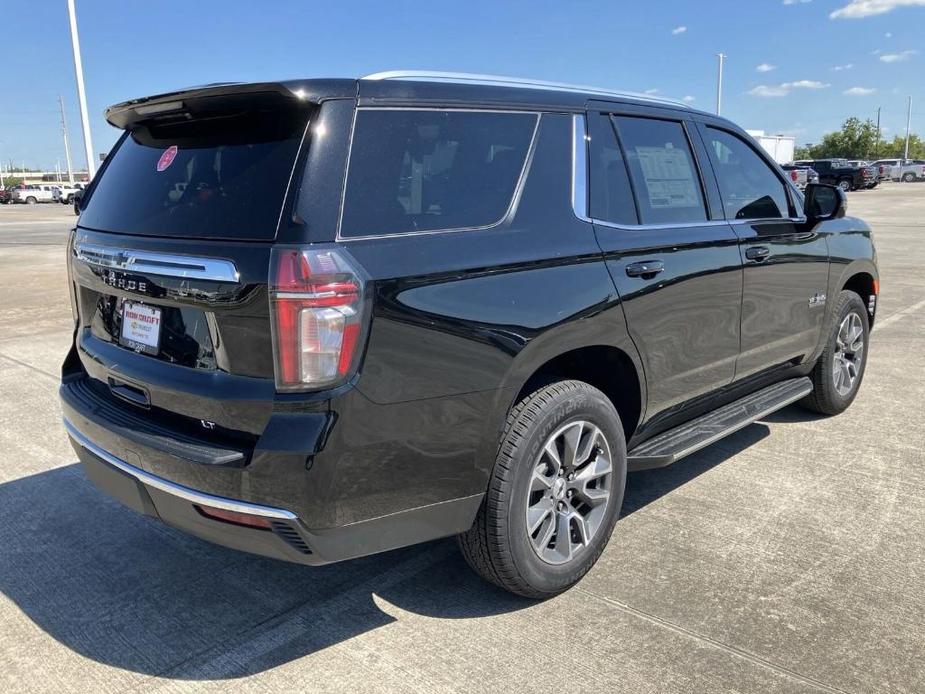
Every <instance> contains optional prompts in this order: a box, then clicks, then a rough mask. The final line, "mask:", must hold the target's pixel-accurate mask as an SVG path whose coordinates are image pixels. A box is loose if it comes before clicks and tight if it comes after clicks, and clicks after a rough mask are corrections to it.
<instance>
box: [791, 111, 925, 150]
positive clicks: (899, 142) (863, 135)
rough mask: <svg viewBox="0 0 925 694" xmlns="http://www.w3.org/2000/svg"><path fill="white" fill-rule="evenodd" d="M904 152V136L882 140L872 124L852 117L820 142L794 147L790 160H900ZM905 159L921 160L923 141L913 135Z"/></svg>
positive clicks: (924, 145) (874, 124) (924, 148)
mask: <svg viewBox="0 0 925 694" xmlns="http://www.w3.org/2000/svg"><path fill="white" fill-rule="evenodd" d="M905 149H906V138H905V136H902V135H897V136H896V137H894V138H893V139H892V140H884V139H883V138H882V137H881V136H880V133H878V132H877V124H876V123H874V122H873V121H872V120H870V119H867V120H865V121H862V120H861V119H860V118H854V117H852V118H849V119H848V120H846V121H845V122H844V123H843V124H842V126H841V130H837V131H835V132H834V133H828V134H827V135H825V136H823V138H822V141H821V142H819V143H817V144H812V143H807V144H805V145H802V146H800V147H797V148H796V152H795V154H794V159H832V158H836V157H842V158H844V159H868V160H875V159H894V158H901V157H902V156H903V154H904V153H905ZM909 158H910V159H925V141H923V140H922V138H920V137H919V136H918V135H915V134H912V135H910V137H909Z"/></svg>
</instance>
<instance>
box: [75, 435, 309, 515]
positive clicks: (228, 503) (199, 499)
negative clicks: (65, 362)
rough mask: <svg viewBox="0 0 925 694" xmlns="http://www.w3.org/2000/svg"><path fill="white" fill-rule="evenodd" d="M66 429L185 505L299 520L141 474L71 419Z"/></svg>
mask: <svg viewBox="0 0 925 694" xmlns="http://www.w3.org/2000/svg"><path fill="white" fill-rule="evenodd" d="M64 428H65V429H66V430H67V433H68V434H69V435H70V437H71V438H72V439H73V440H74V441H75V442H76V443H77V444H78V445H80V447H81V448H84V449H86V450H87V451H89V452H90V453H92V454H93V455H95V456H96V457H97V458H100V459H102V460H104V461H106V462H107V463H109V464H110V465H112V466H113V467H115V468H118V469H119V470H121V471H122V472H124V473H126V474H128V475H131V476H132V477H134V478H135V479H136V480H138V481H139V482H141V483H142V484H144V485H147V486H149V487H154V488H155V489H159V490H160V491H162V492H165V493H167V494H171V495H172V496H176V497H179V498H180V499H184V500H185V501H189V502H190V503H192V504H200V505H202V506H211V507H212V508H220V509H224V510H225V511H235V512H237V513H249V514H251V515H254V516H263V517H264V518H277V519H280V520H290V521H297V520H298V516H296V515H295V514H294V513H292V512H290V511H286V510H285V509H281V508H273V507H272V506H261V505H259V504H252V503H250V502H247V501H241V500H239V499H228V498H225V497H223V496H213V495H212V494H206V493H205V492H198V491H196V490H195V489H190V488H189V487H184V486H183V485H181V484H176V483H175V482H170V481H169V480H165V479H164V478H162V477H158V476H157V475H152V474H151V473H149V472H145V471H144V470H141V469H139V468H137V467H135V466H134V465H130V464H129V463H126V462H125V461H124V460H121V459H119V458H117V457H116V456H114V455H112V454H111V453H109V452H108V451H104V450H103V449H102V448H100V447H99V446H97V445H96V444H95V443H93V442H92V441H90V440H89V439H88V438H87V437H86V436H84V435H83V434H81V433H80V432H79V431H78V430H77V428H76V427H75V426H74V425H73V424H71V423H70V422H69V421H68V420H67V418H65V419H64Z"/></svg>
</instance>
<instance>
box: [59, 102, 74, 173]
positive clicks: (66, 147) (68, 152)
mask: <svg viewBox="0 0 925 694" xmlns="http://www.w3.org/2000/svg"><path fill="white" fill-rule="evenodd" d="M58 103H59V104H60V105H61V132H62V133H63V135H64V156H65V158H66V159H67V182H68V184H69V185H70V186H71V187H73V186H74V169H73V168H71V145H70V143H69V142H68V138H67V121H66V120H65V119H64V99H63V98H62V97H61V95H60V94H58Z"/></svg>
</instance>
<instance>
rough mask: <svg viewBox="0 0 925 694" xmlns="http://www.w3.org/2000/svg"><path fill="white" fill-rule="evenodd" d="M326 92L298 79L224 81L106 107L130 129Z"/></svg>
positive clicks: (314, 99) (280, 104)
mask: <svg viewBox="0 0 925 694" xmlns="http://www.w3.org/2000/svg"><path fill="white" fill-rule="evenodd" d="M324 96H326V94H322V93H320V92H318V91H317V90H310V89H305V88H302V87H300V86H298V84H297V83H291V82H290V83H284V82H258V83H253V84H241V83H221V84H207V85H203V86H201V87H191V88H188V89H181V90H179V91H175V92H168V93H166V94H158V95H156V96H148V97H143V98H140V99H132V100H130V101H124V102H122V103H121V104H116V105H114V106H110V107H109V108H108V109H106V120H107V121H109V123H110V124H111V125H114V126H116V127H117V128H122V129H123V130H129V129H131V128H134V127H135V126H137V125H140V124H142V123H146V122H151V121H164V120H177V119H191V118H201V117H204V116H208V115H209V114H212V113H227V112H229V111H237V110H253V109H255V108H257V109H269V108H285V107H290V108H291V107H293V106H298V105H299V104H303V103H304V104H307V103H318V102H319V101H320V100H321V99H322V98H323V97H324Z"/></svg>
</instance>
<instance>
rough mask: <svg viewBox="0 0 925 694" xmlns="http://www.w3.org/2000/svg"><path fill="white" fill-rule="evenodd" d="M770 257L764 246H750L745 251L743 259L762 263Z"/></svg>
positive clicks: (769, 252)
mask: <svg viewBox="0 0 925 694" xmlns="http://www.w3.org/2000/svg"><path fill="white" fill-rule="evenodd" d="M769 255H771V251H770V250H769V249H768V248H767V247H766V246H752V247H751V248H746V249H745V257H746V258H748V259H749V260H757V261H759V262H760V261H762V260H764V259H765V258H767V257H768V256H769Z"/></svg>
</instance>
